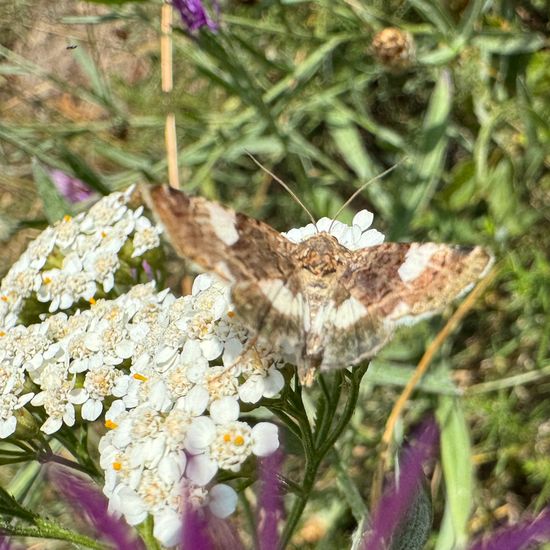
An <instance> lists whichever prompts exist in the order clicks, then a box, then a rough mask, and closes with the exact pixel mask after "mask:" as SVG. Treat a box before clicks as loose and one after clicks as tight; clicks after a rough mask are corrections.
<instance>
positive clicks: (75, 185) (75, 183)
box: [49, 168, 94, 204]
mask: <svg viewBox="0 0 550 550" xmlns="http://www.w3.org/2000/svg"><path fill="white" fill-rule="evenodd" d="M49 175H50V178H51V180H52V181H53V183H54V185H55V187H56V188H57V190H58V191H59V192H60V193H61V195H63V197H64V198H65V199H67V200H68V201H69V202H71V203H73V204H75V203H77V202H82V201H84V200H86V199H89V198H90V197H92V196H93V195H94V191H93V190H92V189H90V188H89V187H88V186H87V185H86V184H85V183H84V182H83V181H82V180H79V179H77V178H73V177H72V176H69V175H68V174H65V172H62V171H61V170H57V169H55V168H54V169H52V170H50V171H49Z"/></svg>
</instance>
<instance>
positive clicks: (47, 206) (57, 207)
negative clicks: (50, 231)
mask: <svg viewBox="0 0 550 550" xmlns="http://www.w3.org/2000/svg"><path fill="white" fill-rule="evenodd" d="M32 173H33V176H34V183H35V185H36V189H37V190H38V194H39V195H40V197H41V198H42V201H43V203H44V213H45V214H46V218H47V219H48V222H49V223H50V224H52V223H54V222H56V221H57V220H60V219H61V218H62V217H63V216H64V215H65V214H71V215H72V214H73V213H74V212H73V209H72V208H71V206H70V204H69V203H68V202H67V201H66V200H65V199H64V198H63V197H62V196H61V194H60V193H59V191H58V190H57V187H56V186H55V184H54V182H53V181H52V179H51V178H50V176H49V174H48V172H47V171H46V170H45V169H44V168H43V167H42V165H41V164H40V163H39V162H38V160H36V159H35V158H33V160H32Z"/></svg>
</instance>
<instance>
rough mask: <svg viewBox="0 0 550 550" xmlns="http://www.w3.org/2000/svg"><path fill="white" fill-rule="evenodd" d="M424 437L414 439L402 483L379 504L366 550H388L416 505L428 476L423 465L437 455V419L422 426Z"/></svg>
mask: <svg viewBox="0 0 550 550" xmlns="http://www.w3.org/2000/svg"><path fill="white" fill-rule="evenodd" d="M419 432H420V435H419V436H418V438H416V439H415V440H413V442H412V443H411V445H410V447H409V448H408V449H407V450H406V452H405V457H404V459H403V460H402V462H401V467H400V470H401V475H400V476H399V483H397V484H396V483H393V484H392V485H391V486H390V487H389V489H388V490H386V491H385V493H384V495H383V496H382V498H381V499H380V502H379V503H378V507H377V508H376V511H375V512H374V518H373V521H372V526H371V529H372V530H371V532H370V533H369V535H368V537H367V538H366V539H365V542H364V544H363V550H380V549H381V548H387V547H388V545H389V542H390V540H391V538H392V535H393V534H394V533H395V532H396V531H397V529H398V528H399V525H400V523H401V521H402V520H403V518H404V516H405V514H406V513H407V510H408V509H409V507H410V506H411V505H412V504H413V503H414V500H415V498H416V494H417V492H418V489H419V486H420V484H421V481H422V479H423V477H424V471H423V464H424V463H426V462H427V461H428V460H430V459H431V458H433V456H434V455H435V454H436V452H437V448H438V440H439V430H438V428H437V425H436V423H435V421H434V420H433V419H430V420H429V421H427V422H425V423H424V424H422V426H421V427H420V430H419Z"/></svg>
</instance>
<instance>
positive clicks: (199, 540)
mask: <svg viewBox="0 0 550 550" xmlns="http://www.w3.org/2000/svg"><path fill="white" fill-rule="evenodd" d="M184 498H186V495H185V493H184ZM208 527H209V526H208V522H207V521H206V518H205V516H204V513H203V511H202V510H197V509H196V508H195V507H194V506H193V505H191V504H190V505H187V506H186V507H185V512H184V514H183V526H182V530H181V549H182V550H191V549H193V550H213V549H214V545H213V544H212V540H211V539H210V536H209V532H208V531H209V529H208Z"/></svg>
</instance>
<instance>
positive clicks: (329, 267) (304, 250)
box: [297, 231, 349, 276]
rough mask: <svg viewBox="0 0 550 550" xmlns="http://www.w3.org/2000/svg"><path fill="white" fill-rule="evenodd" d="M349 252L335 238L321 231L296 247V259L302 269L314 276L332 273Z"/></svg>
mask: <svg viewBox="0 0 550 550" xmlns="http://www.w3.org/2000/svg"><path fill="white" fill-rule="evenodd" d="M348 255H349V251H348V250H347V249H346V248H345V247H344V246H342V245H341V244H340V243H339V242H338V240H337V239H336V237H334V236H333V235H330V234H329V233H326V232H324V231H322V232H321V233H317V234H315V235H312V236H311V237H309V239H307V240H305V241H303V242H301V243H299V244H298V245H297V258H298V262H299V263H300V265H301V267H302V269H307V270H308V271H310V272H311V273H313V274H314V275H320V276H323V275H328V274H330V273H334V272H335V271H336V270H337V269H338V268H339V267H340V266H341V265H342V264H343V263H344V261H345V259H346V258H347V256H348Z"/></svg>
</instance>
